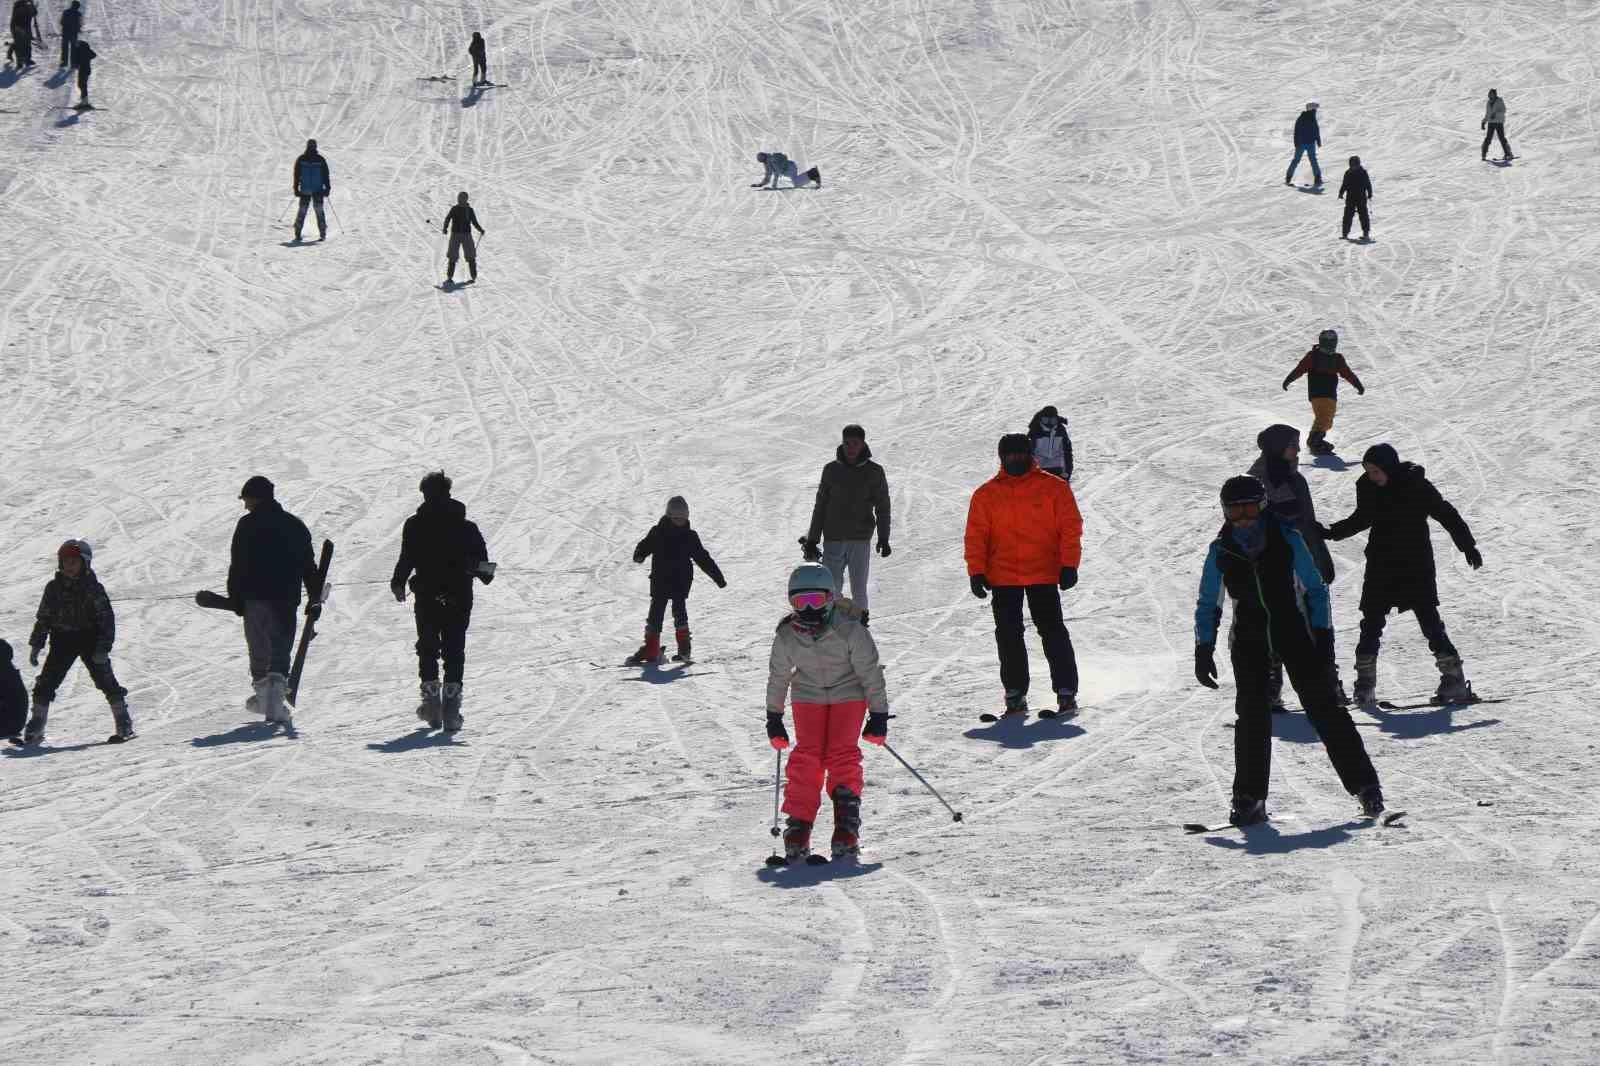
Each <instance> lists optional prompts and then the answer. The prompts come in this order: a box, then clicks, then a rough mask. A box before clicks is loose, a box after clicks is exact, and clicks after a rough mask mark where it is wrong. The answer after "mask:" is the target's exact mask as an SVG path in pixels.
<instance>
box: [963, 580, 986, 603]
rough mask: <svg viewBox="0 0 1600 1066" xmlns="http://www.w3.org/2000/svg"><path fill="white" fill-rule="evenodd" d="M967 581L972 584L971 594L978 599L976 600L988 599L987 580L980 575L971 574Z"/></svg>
mask: <svg viewBox="0 0 1600 1066" xmlns="http://www.w3.org/2000/svg"><path fill="white" fill-rule="evenodd" d="M967 580H968V581H970V582H971V583H972V594H973V595H974V596H976V597H978V599H980V600H983V599H988V597H989V579H988V578H986V577H984V576H983V575H982V574H973V575H972V576H971V577H969V578H967Z"/></svg>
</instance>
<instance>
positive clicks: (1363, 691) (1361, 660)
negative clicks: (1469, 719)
mask: <svg viewBox="0 0 1600 1066" xmlns="http://www.w3.org/2000/svg"><path fill="white" fill-rule="evenodd" d="M1361 466H1362V468H1363V469H1364V470H1365V471H1366V472H1365V473H1364V474H1362V475H1361V477H1360V478H1358V479H1357V480H1356V509H1355V511H1354V512H1352V513H1351V514H1350V515H1349V517H1347V518H1341V519H1340V520H1339V521H1337V522H1335V523H1334V524H1333V525H1332V526H1329V527H1328V528H1327V529H1325V530H1324V531H1323V533H1324V535H1325V536H1326V537H1327V538H1328V539H1329V540H1344V539H1345V538H1346V537H1353V536H1355V535H1356V534H1357V533H1360V532H1361V531H1362V530H1371V531H1372V532H1371V533H1370V535H1369V536H1368V537H1367V553H1366V554H1367V572H1366V574H1365V575H1363V578H1362V582H1361V640H1360V642H1359V643H1358V644H1357V645H1356V690H1355V700H1356V703H1358V704H1360V705H1361V706H1363V707H1370V706H1372V704H1373V703H1374V702H1375V700H1376V698H1377V685H1378V648H1379V645H1380V643H1381V641H1382V638H1383V627H1384V623H1385V619H1386V617H1387V616H1388V614H1389V612H1390V611H1391V610H1393V611H1399V612H1400V613H1402V614H1404V613H1405V612H1406V611H1410V612H1411V613H1412V614H1413V615H1415V616H1416V619H1417V626H1418V627H1419V628H1420V629H1421V630H1422V635H1423V636H1424V637H1426V638H1427V641H1428V648H1429V650H1431V651H1432V652H1433V655H1434V663H1435V665H1437V666H1438V668H1439V688H1438V690H1437V691H1436V692H1435V693H1434V697H1433V699H1434V702H1435V703H1439V704H1450V703H1471V702H1473V700H1474V699H1475V697H1474V696H1473V694H1472V684H1471V683H1470V682H1469V681H1467V679H1466V676H1465V671H1464V669H1463V667H1462V665H1461V656H1460V654H1459V653H1458V652H1457V651H1456V646H1455V645H1454V644H1452V643H1451V642H1450V637H1449V635H1448V634H1446V633H1445V629H1444V622H1443V620H1441V619H1440V617H1439V586H1438V582H1437V580H1436V577H1435V571H1434V563H1433V540H1432V538H1431V537H1430V536H1429V533H1428V519H1430V518H1431V519H1433V520H1434V521H1435V522H1437V523H1439V524H1440V525H1441V526H1443V527H1444V528H1445V531H1446V532H1447V533H1449V534H1450V539H1451V540H1452V541H1453V542H1454V543H1455V546H1456V548H1457V550H1459V551H1460V552H1461V554H1462V555H1463V556H1465V557H1466V560H1467V565H1468V566H1470V567H1472V569H1474V570H1477V569H1479V568H1480V567H1482V566H1483V556H1482V555H1481V554H1479V552H1478V546H1477V542H1476V541H1474V540H1473V538H1472V531H1471V530H1470V529H1468V528H1467V523H1466V522H1465V521H1464V520H1463V519H1462V517H1461V513H1460V512H1459V511H1457V510H1456V509H1455V508H1454V507H1452V506H1451V505H1450V503H1449V502H1448V501H1447V500H1446V499H1445V498H1444V497H1443V496H1441V495H1440V494H1439V490H1438V489H1436V488H1434V487H1433V483H1432V482H1431V481H1429V480H1428V478H1427V472H1426V471H1425V470H1424V469H1423V468H1422V467H1421V466H1418V465H1417V464H1415V463H1402V462H1401V461H1400V456H1399V454H1398V453H1397V452H1396V451H1395V449H1394V446H1393V445H1390V444H1374V445H1373V446H1372V447H1370V448H1368V449H1367V450H1366V453H1365V454H1364V455H1362V456H1361Z"/></svg>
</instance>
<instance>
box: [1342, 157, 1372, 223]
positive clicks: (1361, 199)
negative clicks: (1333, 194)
mask: <svg viewBox="0 0 1600 1066" xmlns="http://www.w3.org/2000/svg"><path fill="white" fill-rule="evenodd" d="M1339 199H1341V200H1343V201H1344V222H1343V224H1342V225H1341V226H1340V235H1341V237H1342V238H1343V239H1344V240H1349V239H1350V220H1351V219H1352V218H1354V217H1355V216H1357V215H1359V216H1361V239H1362V240H1364V241H1368V240H1371V239H1372V216H1371V214H1369V213H1368V211H1367V201H1369V200H1371V199H1372V178H1371V177H1369V176H1368V175H1367V170H1366V168H1365V167H1363V166H1362V165H1361V157H1360V156H1358V155H1353V156H1351V157H1350V169H1349V170H1346V171H1345V172H1344V180H1343V181H1341V182H1340V183H1339Z"/></svg>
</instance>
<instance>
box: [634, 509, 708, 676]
mask: <svg viewBox="0 0 1600 1066" xmlns="http://www.w3.org/2000/svg"><path fill="white" fill-rule="evenodd" d="M651 557H654V562H653V563H652V564H651V567H650V611H649V613H648V614H646V615H645V621H644V644H642V645H641V646H640V647H639V650H638V651H636V652H634V653H633V654H632V655H631V656H629V657H628V662H629V663H631V664H638V663H653V662H657V661H658V660H660V658H661V623H662V622H663V621H664V620H665V619H666V614H667V604H668V603H669V602H670V603H671V604H672V624H673V626H674V628H675V629H676V635H677V638H678V652H677V654H676V655H674V656H673V657H672V659H673V661H674V662H681V663H686V662H688V661H689V659H690V656H691V655H692V654H693V647H692V645H691V643H690V639H689V602H688V601H689V588H690V586H691V585H693V584H694V568H695V567H696V566H698V567H699V568H700V569H701V570H704V571H705V573H706V576H707V577H709V578H710V579H711V580H712V581H713V582H714V583H715V584H716V586H717V588H719V589H723V588H727V587H728V582H727V579H726V578H724V577H723V576H722V570H721V569H720V568H719V567H718V566H717V564H716V560H714V559H712V558H711V553H710V552H708V551H706V549H705V545H703V544H701V543H700V534H698V533H696V532H695V531H694V530H693V529H690V528H689V501H687V500H685V499H684V498H683V497H682V496H674V497H672V499H670V500H668V501H667V512H666V514H664V515H662V516H661V521H659V522H657V523H656V524H655V525H654V526H653V527H651V529H650V532H648V533H646V534H645V535H644V539H643V540H641V541H640V542H639V544H638V546H637V547H635V548H634V549H633V561H634V562H636V563H642V562H644V561H645V560H646V559H649V558H651Z"/></svg>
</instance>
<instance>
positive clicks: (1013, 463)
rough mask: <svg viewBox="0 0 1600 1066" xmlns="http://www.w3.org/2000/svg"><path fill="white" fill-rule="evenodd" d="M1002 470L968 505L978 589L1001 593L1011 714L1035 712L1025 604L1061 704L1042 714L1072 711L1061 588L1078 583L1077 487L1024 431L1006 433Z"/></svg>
mask: <svg viewBox="0 0 1600 1066" xmlns="http://www.w3.org/2000/svg"><path fill="white" fill-rule="evenodd" d="M999 452H1000V472H999V473H998V474H996V475H995V476H994V477H993V478H991V479H989V480H988V481H985V482H984V483H983V484H982V485H980V486H979V487H978V490H977V491H976V492H974V493H973V494H972V502H971V504H970V505H969V507H968V509H967V532H966V542H965V548H966V560H967V577H968V580H969V582H970V583H971V586H972V594H973V595H974V596H976V597H978V599H980V600H981V599H983V598H985V597H986V596H987V595H988V594H989V592H990V590H993V592H994V604H993V610H994V639H995V645H996V646H997V648H998V650H999V655H1000V683H1001V684H1002V685H1004V686H1005V693H1006V697H1005V698H1006V714H1008V715H1012V714H1026V713H1027V712H1028V646H1027V644H1025V643H1024V641H1023V633H1022V603H1023V600H1024V599H1026V600H1027V603H1028V613H1029V615H1030V616H1031V617H1032V618H1033V628H1034V629H1036V630H1038V632H1039V639H1040V640H1041V641H1042V642H1043V643H1044V654H1045V657H1046V658H1047V659H1048V660H1049V661H1050V684H1051V686H1052V687H1053V688H1054V689H1055V694H1056V709H1055V710H1053V711H1052V710H1043V711H1040V712H1039V717H1041V718H1053V717H1055V716H1056V715H1058V714H1059V715H1061V716H1063V717H1068V718H1070V717H1072V716H1073V715H1074V714H1075V713H1076V712H1077V708H1078V663H1077V659H1076V657H1075V656H1074V654H1073V651H1072V637H1071V635H1070V634H1069V633H1068V632H1067V624H1066V622H1065V621H1064V620H1063V619H1062V616H1061V590H1064V589H1070V588H1072V587H1073V586H1074V585H1076V584H1077V583H1078V563H1079V561H1080V559H1081V557H1082V553H1083V549H1082V539H1083V517H1082V515H1080V514H1079V513H1078V502H1077V500H1076V499H1074V498H1073V495H1072V486H1071V485H1069V484H1067V483H1066V482H1064V481H1062V480H1060V479H1059V478H1055V477H1051V476H1050V475H1049V474H1046V473H1045V472H1044V471H1042V470H1040V469H1039V467H1038V465H1037V464H1035V462H1034V460H1033V448H1032V446H1031V445H1030V444H1029V443H1028V438H1027V436H1026V435H1025V434H1022V433H1007V434H1006V435H1005V436H1003V437H1001V438H1000V445H999Z"/></svg>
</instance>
